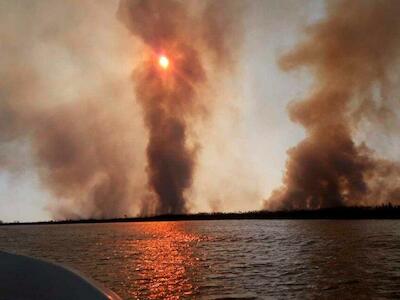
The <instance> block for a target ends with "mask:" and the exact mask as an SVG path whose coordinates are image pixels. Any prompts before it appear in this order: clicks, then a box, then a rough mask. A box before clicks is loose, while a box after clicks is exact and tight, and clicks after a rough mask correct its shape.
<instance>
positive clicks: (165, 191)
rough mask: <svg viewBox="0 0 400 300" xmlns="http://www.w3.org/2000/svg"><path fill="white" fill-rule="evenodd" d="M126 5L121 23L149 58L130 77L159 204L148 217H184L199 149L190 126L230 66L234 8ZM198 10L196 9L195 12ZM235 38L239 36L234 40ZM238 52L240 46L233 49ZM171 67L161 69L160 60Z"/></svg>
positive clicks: (128, 0) (221, 4) (166, 1)
mask: <svg viewBox="0 0 400 300" xmlns="http://www.w3.org/2000/svg"><path fill="white" fill-rule="evenodd" d="M192 4H193V6H196V5H195V4H197V6H196V7H195V8H196V9H195V10H193V9H191V5H190V2H184V1H175V0H146V1H144V0H122V1H121V2H120V7H119V10H118V17H119V18H120V20H121V21H122V22H123V23H124V24H125V25H126V27H127V28H128V29H129V31H130V32H131V33H132V35H133V36H134V37H135V38H137V39H138V40H140V41H142V42H143V45H144V46H143V48H144V51H143V52H144V53H145V54H144V58H143V61H142V62H141V63H140V64H139V65H138V66H136V68H135V70H134V73H133V82H134V86H135V92H136V98H137V101H138V102H139V103H140V105H141V107H142V109H143V114H144V123H145V126H146V128H147V130H148V133H149V140H148V145H147V150H146V154H147V174H148V185H149V189H150V191H152V192H153V193H154V195H155V198H154V199H155V203H154V204H153V203H152V202H151V201H150V200H148V201H150V202H146V203H144V206H143V213H145V214H146V213H154V212H157V213H185V212H187V210H188V205H187V199H186V198H187V196H186V195H185V193H186V192H187V191H188V189H189V188H190V187H191V184H192V181H193V175H194V170H195V165H196V151H197V149H198V147H199V145H197V143H196V142H195V141H194V140H193V138H191V136H190V135H191V134H190V128H191V127H190V124H191V123H193V122H196V120H198V119H203V118H204V116H205V115H206V114H207V110H208V108H207V101H209V99H204V97H203V98H202V97H201V94H202V93H201V91H202V90H204V89H205V88H207V81H208V80H209V75H210V73H215V72H219V71H221V70H223V69H225V68H231V67H232V65H233V61H234V60H233V53H234V51H233V50H234V48H233V47H232V44H231V42H232V41H233V38H234V37H235V33H237V31H236V27H237V26H236V24H237V20H236V16H237V12H238V11H239V10H238V9H237V5H236V4H235V1H233V2H232V1H210V2H204V3H202V4H201V5H198V4H199V3H194V2H193V3H192ZM192 8H193V7H192ZM236 36H237V34H236ZM235 48H236V47H235ZM161 55H164V56H165V57H167V58H168V59H169V61H170V65H169V66H168V68H162V67H161V66H160V65H159V63H158V60H159V57H160V56H161Z"/></svg>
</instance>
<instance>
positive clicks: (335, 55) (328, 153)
mask: <svg viewBox="0 0 400 300" xmlns="http://www.w3.org/2000/svg"><path fill="white" fill-rule="evenodd" d="M399 14H400V2H397V1H379V0H376V1H375V0H355V1H334V2H330V3H329V4H328V6H327V16H326V19H324V20H322V21H320V22H318V23H317V24H315V25H312V26H310V27H309V28H307V31H306V34H307V39H306V40H305V41H304V42H302V43H300V44H299V45H298V46H297V47H296V48H295V49H294V50H292V51H291V52H289V53H288V54H286V55H285V56H284V57H283V58H282V59H281V61H280V65H281V67H282V69H283V70H293V69H299V68H301V67H307V68H308V69H309V70H310V71H311V72H312V74H313V75H314V77H315V84H314V87H313V89H312V91H311V92H310V94H309V96H308V97H307V98H305V99H303V100H300V101H296V102H294V103H292V104H290V106H289V113H290V117H291V119H292V120H293V121H294V122H297V123H299V124H301V125H302V126H304V128H305V130H306V138H305V139H304V140H303V141H301V142H300V143H299V144H298V145H297V146H296V147H294V148H292V149H290V150H289V151H288V155H289V158H288V161H287V165H286V173H285V175H284V186H283V187H282V188H280V189H278V190H275V191H274V192H273V193H272V195H271V197H270V198H269V199H268V200H267V201H266V203H265V206H266V208H269V209H279V208H286V209H292V208H319V207H332V206H340V205H349V204H379V203H385V202H389V201H391V202H397V203H400V182H399V179H398V178H399V175H400V168H399V164H398V163H393V162H390V161H388V160H385V159H382V158H379V157H377V155H376V154H375V153H374V152H373V151H372V150H371V149H369V148H368V147H367V146H366V145H365V144H363V143H361V144H357V143H356V139H355V134H356V133H357V130H358V129H359V127H360V126H361V125H360V124H361V123H362V122H378V123H383V122H386V123H385V125H386V127H385V128H386V129H390V130H392V129H394V127H396V125H395V123H394V122H395V121H396V115H395V113H392V112H391V111H392V109H391V108H392V106H393V105H395V104H394V103H393V101H392V99H391V92H392V91H393V86H394V83H398V82H399V77H398V72H397V73H396V72H395V70H396V68H397V70H398V63H399V54H400V18H399V17H398V16H399Z"/></svg>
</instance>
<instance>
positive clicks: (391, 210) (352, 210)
mask: <svg viewBox="0 0 400 300" xmlns="http://www.w3.org/2000/svg"><path fill="white" fill-rule="evenodd" d="M280 219H295V220H296V219H305V220H312V219H332V220H334V219H341V220H346V219H349V220H350V219H354V220H357V219H400V206H399V205H392V204H385V205H382V206H376V207H365V206H353V207H332V208H321V209H312V210H311V209H307V210H280V211H265V210H261V211H250V212H233V213H222V212H215V213H197V214H166V215H156V216H148V217H124V218H113V219H77V220H58V221H40V222H9V223H6V222H1V221H0V226H4V225H45V224H80V223H123V222H154V221H196V220H199V221H201V220H203V221H207V220H280Z"/></svg>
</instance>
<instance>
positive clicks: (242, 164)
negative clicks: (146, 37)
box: [0, 0, 325, 222]
mask: <svg viewBox="0 0 400 300" xmlns="http://www.w3.org/2000/svg"><path fill="white" fill-rule="evenodd" d="M243 3H245V4H246V5H245V9H244V11H243V16H242V18H241V19H240V20H238V22H243V40H242V42H241V43H239V44H234V45H231V46H232V47H235V48H238V53H239V55H238V56H237V64H236V69H235V71H234V72H232V74H231V76H230V77H229V78H225V79H224V80H223V81H221V82H219V83H218V84H214V85H213V87H212V89H211V90H210V91H208V93H209V94H210V95H211V96H210V97H217V98H219V99H224V101H218V102H217V104H215V105H214V106H213V107H212V108H213V109H212V113H211V114H210V116H209V117H208V119H207V120H206V121H205V122H204V123H202V124H199V125H197V126H195V128H194V131H195V134H196V136H197V137H198V140H199V141H200V144H201V147H200V151H199V153H198V159H197V161H198V164H197V166H196V171H195V177H194V180H193V184H192V187H191V189H190V191H188V198H189V199H190V201H189V207H190V210H191V211H193V212H198V211H215V210H218V211H247V210H256V209H260V208H262V203H263V201H264V200H265V199H266V198H267V197H268V196H269V195H270V193H271V192H272V190H273V189H275V188H276V187H278V186H279V185H280V184H281V180H282V175H283V172H284V167H285V161H286V158H287V155H286V151H287V149H289V148H290V147H292V146H294V145H296V144H297V143H298V142H299V141H300V140H301V139H302V138H303V137H304V131H303V129H302V128H301V127H300V126H298V125H297V124H294V123H292V122H291V121H290V120H289V117H288V114H287V110H286V107H287V105H288V103H290V102H291V101H293V100H295V99H298V98H300V97H301V96H303V95H305V94H306V93H307V90H308V88H309V87H310V84H311V77H310V75H309V74H308V73H307V72H295V73H285V72H283V71H282V70H280V68H279V66H278V64H277V61H278V59H279V57H280V56H281V55H282V54H283V53H285V52H286V51H288V50H289V49H290V47H292V46H293V45H294V44H296V42H298V41H299V40H301V39H302V38H303V35H304V33H303V29H304V26H306V25H307V24H311V23H313V22H316V21H317V20H319V19H320V18H323V16H324V13H325V12H324V3H323V2H322V1H319V0H315V1H311V0H302V1H297V0H284V1H282V0H269V1H266V0H265V1H262V0H259V1H258V0H255V1H248V2H243ZM117 8H118V1H108V0H107V1H105V0H103V1H94V0H92V1H90V0H83V1H79V2H78V1H50V0H47V1H46V0H45V1H28V0H26V1H24V0H17V1H7V0H0V20H1V21H0V38H1V39H2V40H4V42H3V41H2V42H1V43H0V53H3V54H2V55H1V56H0V78H1V81H2V82H3V83H5V84H4V85H5V88H3V89H2V91H1V90H0V101H1V102H3V103H6V102H7V103H8V101H14V98H15V99H16V100H15V101H16V102H15V103H17V101H21V102H18V103H23V104H24V105H28V106H29V107H31V108H30V109H32V110H38V115H39V116H40V115H41V114H47V113H49V112H50V114H51V111H52V108H53V107H58V106H60V105H68V104H70V103H73V104H76V105H77V106H78V107H85V105H86V103H90V105H92V104H93V103H98V109H99V110H100V112H99V115H100V116H101V113H102V112H101V110H102V109H104V110H107V113H106V116H105V117H104V122H108V121H109V120H111V121H110V122H114V123H110V124H109V126H108V127H107V128H108V129H109V130H105V131H104V132H102V134H103V135H105V136H107V141H110V143H113V141H115V143H114V144H115V145H116V147H117V146H118V145H119V143H121V145H122V144H123V145H124V147H125V146H126V147H127V148H126V149H132V151H128V150H124V151H122V150H116V151H117V152H118V151H121V152H118V154H121V155H122V156H123V157H124V160H125V162H126V165H127V166H128V167H129V168H132V170H131V171H130V172H131V173H130V174H131V176H130V180H129V187H130V190H131V191H132V192H131V194H129V197H127V198H129V199H135V198H145V197H146V177H145V175H144V174H145V171H144V170H145V168H146V159H145V155H144V152H145V145H146V138H145V136H146V132H145V129H144V128H143V119H142V115H141V108H140V107H139V106H138V105H137V104H136V102H135V95H134V90H133V88H132V82H131V73H132V69H133V68H134V65H135V63H136V62H137V61H138V60H140V58H141V56H142V53H141V51H143V48H142V46H141V45H140V44H139V43H138V42H137V41H136V40H135V39H134V38H133V37H132V36H131V35H130V34H129V32H128V31H127V30H126V28H124V26H123V25H122V24H121V22H119V21H118V19H117V17H116V11H117ZM17 65H18V68H15V66H17ZM16 69H18V72H17V71H15V72H14V70H16ZM10 70H13V71H12V74H10ZM16 87H17V88H16ZM10 99H12V100H10ZM20 99H23V100H20ZM87 99H89V100H87ZM85 101H89V102H85ZM81 103H82V104H81ZM7 107H8V106H7ZM127 111H129V114H128V113H127ZM66 113H67V112H66ZM111 114H112V115H113V116H120V118H118V122H117V123H115V120H114V119H111V117H109V116H110V115H111ZM10 116H11V117H10ZM77 116H79V115H77ZM83 116H84V114H83ZM1 117H2V118H3V121H0V126H7V123H6V122H14V120H13V119H11V120H8V119H7V118H8V117H10V118H13V116H12V115H7V111H5V112H4V111H3V112H2V113H1ZM4 120H6V121H4ZM39 120H40V118H39ZM101 120H103V119H101ZM18 122H22V123H23V122H27V123H26V124H29V122H30V120H29V119H24V118H22V117H21V119H18ZM76 122H78V123H79V122H81V121H80V120H79V118H78V119H77V120H76ZM23 125H24V124H22V125H21V126H22V127H23V128H25V129H24V130H25V131H26V132H22V133H18V134H14V133H10V136H6V137H4V138H2V139H1V144H0V220H2V221H7V222H12V221H38V220H49V219H52V218H54V217H55V216H56V217H57V214H55V213H54V207H55V206H68V205H69V203H72V202H68V201H72V200H66V199H64V198H67V197H80V195H81V194H80V193H81V192H82V191H80V190H79V193H78V192H76V193H71V195H67V196H66V194H65V193H63V194H62V195H61V196H60V193H58V194H57V191H56V192H55V191H54V190H51V189H49V188H48V181H51V180H52V178H51V176H50V177H49V175H48V174H47V173H46V170H43V166H42V165H41V163H40V162H38V160H37V157H36V154H35V153H36V152H35V151H37V149H35V148H34V147H35V144H33V143H32V140H31V139H32V135H35V133H32V132H31V131H30V129H29V128H30V126H29V125H26V126H25V127H24V126H23ZM71 126H73V125H71ZM18 128H19V127H18ZM115 128H118V129H120V128H123V133H121V131H116V130H115V131H114V130H113V129H115ZM32 131H35V129H34V128H32ZM7 134H8V133H7ZM93 134H96V133H93ZM35 136H36V135H35ZM39 138H40V136H39ZM84 142H85V141H82V143H84ZM110 151H111V150H110ZM102 155H103V154H102ZM104 155H107V154H104ZM118 163H119V162H118ZM128 167H127V168H128ZM99 176H100V175H99ZM100 177H101V176H100ZM93 180H95V182H94V183H93V184H94V185H96V182H97V181H96V180H101V179H93ZM91 184H92V183H91ZM77 195H78V196H77ZM83 198H84V197H83ZM83 198H82V199H83ZM82 199H80V200H79V201H78V202H74V203H78V207H80V209H81V210H82V211H83V212H85V211H88V210H89V209H90V208H88V207H87V206H86V204H85V200H84V199H83V200H82ZM73 201H77V200H73ZM64 203H65V204H64ZM137 203H138V202H137V201H134V200H132V204H126V205H125V204H124V205H125V206H124V207H127V205H128V206H129V209H127V210H126V215H135V214H137V213H138V205H139V204H137ZM82 216H83V217H85V216H86V215H85V214H83V215H82Z"/></svg>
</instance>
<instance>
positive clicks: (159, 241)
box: [134, 222, 200, 299]
mask: <svg viewBox="0 0 400 300" xmlns="http://www.w3.org/2000/svg"><path fill="white" fill-rule="evenodd" d="M146 234H147V235H148V236H149V237H150V238H149V239H145V240H143V241H141V242H140V243H138V244H136V245H134V247H136V248H137V249H138V250H139V251H140V257H139V259H138V261H137V264H136V268H135V270H136V271H137V273H138V275H139V277H140V279H139V280H138V281H137V283H138V285H139V286H140V288H139V289H138V290H137V291H134V295H135V296H136V297H138V298H142V299H143V298H144V297H146V298H148V299H160V298H161V299H179V296H177V295H181V296H184V295H186V296H190V295H192V294H194V293H195V292H196V288H197V287H196V286H195V284H194V282H193V276H195V275H196V272H195V270H196V263H197V258H196V257H195V256H194V254H193V251H192V248H191V245H192V244H196V243H197V242H198V241H200V237H199V236H196V235H194V234H190V233H186V232H184V230H183V228H181V225H180V224H179V223H170V222H168V223H167V222H164V223H152V224H149V226H147V227H146Z"/></svg>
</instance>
